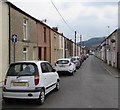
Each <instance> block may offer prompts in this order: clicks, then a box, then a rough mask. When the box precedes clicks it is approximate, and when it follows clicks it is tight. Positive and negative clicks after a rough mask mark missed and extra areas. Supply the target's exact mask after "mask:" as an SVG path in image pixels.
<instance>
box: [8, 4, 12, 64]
mask: <svg viewBox="0 0 120 110" xmlns="http://www.w3.org/2000/svg"><path fill="white" fill-rule="evenodd" d="M8 5H9V50H8V52H9V53H8V54H9V64H10V63H11V59H10V58H11V53H10V52H11V48H10V47H11V37H10V36H11V28H10V26H11V22H10V7H11V6H10V3H9V4H8Z"/></svg>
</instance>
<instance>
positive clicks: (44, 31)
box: [43, 27, 46, 42]
mask: <svg viewBox="0 0 120 110" xmlns="http://www.w3.org/2000/svg"><path fill="white" fill-rule="evenodd" d="M43 33H44V42H46V27H44V28H43Z"/></svg>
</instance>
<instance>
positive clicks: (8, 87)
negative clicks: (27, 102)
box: [3, 61, 60, 104]
mask: <svg viewBox="0 0 120 110" xmlns="http://www.w3.org/2000/svg"><path fill="white" fill-rule="evenodd" d="M59 81H60V78H59V75H58V73H57V72H56V71H55V70H54V69H53V68H52V66H51V65H50V64H49V63H48V62H47V61H23V62H17V63H13V64H11V65H10V67H9V69H8V72H7V75H6V79H5V82H4V86H3V99H4V101H5V102H7V101H9V99H13V98H15V99H36V102H37V103H39V104H43V103H44V101H45V95H46V94H48V93H49V92H50V91H52V90H53V89H56V90H59Z"/></svg>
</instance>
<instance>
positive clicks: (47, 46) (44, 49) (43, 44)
mask: <svg viewBox="0 0 120 110" xmlns="http://www.w3.org/2000/svg"><path fill="white" fill-rule="evenodd" d="M44 28H45V29H46V41H44ZM37 30H38V47H39V48H41V52H39V55H38V57H39V59H40V60H47V61H49V62H51V43H50V42H51V38H50V36H51V35H50V28H48V27H47V26H45V25H44V24H41V23H40V22H37ZM45 53H46V54H45ZM40 56H41V58H40Z"/></svg>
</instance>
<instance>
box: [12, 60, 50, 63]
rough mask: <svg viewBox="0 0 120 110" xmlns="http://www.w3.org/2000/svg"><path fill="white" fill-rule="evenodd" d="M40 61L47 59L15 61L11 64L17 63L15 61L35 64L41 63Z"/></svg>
mask: <svg viewBox="0 0 120 110" xmlns="http://www.w3.org/2000/svg"><path fill="white" fill-rule="evenodd" d="M42 62H48V61H43V60H36V61H32V60H31V61H17V62H15V63H11V64H17V63H35V64H37V63H42Z"/></svg>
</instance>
